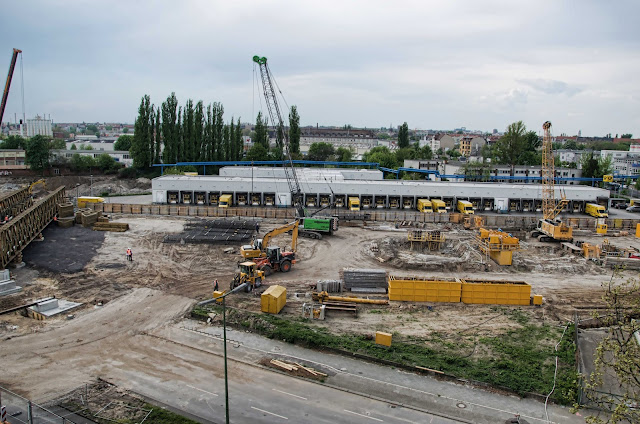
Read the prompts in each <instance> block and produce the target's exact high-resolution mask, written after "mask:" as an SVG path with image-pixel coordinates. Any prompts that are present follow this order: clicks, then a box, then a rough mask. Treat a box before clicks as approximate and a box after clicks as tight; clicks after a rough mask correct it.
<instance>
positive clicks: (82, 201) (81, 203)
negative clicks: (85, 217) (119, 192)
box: [78, 196, 104, 208]
mask: <svg viewBox="0 0 640 424" xmlns="http://www.w3.org/2000/svg"><path fill="white" fill-rule="evenodd" d="M89 203H104V198H103V197H94V196H84V197H83V196H80V197H78V207H79V208H86V207H87V204H89Z"/></svg>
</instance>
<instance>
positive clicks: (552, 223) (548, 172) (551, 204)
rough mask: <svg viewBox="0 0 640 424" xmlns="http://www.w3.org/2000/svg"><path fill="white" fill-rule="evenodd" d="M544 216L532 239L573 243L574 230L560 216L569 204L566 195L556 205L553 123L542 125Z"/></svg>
mask: <svg viewBox="0 0 640 424" xmlns="http://www.w3.org/2000/svg"><path fill="white" fill-rule="evenodd" d="M542 129H543V130H544V135H543V137H542V214H543V217H542V219H540V220H539V221H538V225H537V227H536V229H535V230H534V231H533V232H532V233H531V237H536V238H537V239H538V240H540V241H560V242H572V241H573V228H571V227H569V226H568V225H567V224H565V223H564V222H563V221H562V220H561V219H560V218H558V215H559V214H560V212H562V209H564V207H565V206H566V205H567V204H568V203H569V201H568V200H567V199H566V197H565V196H564V194H562V193H561V199H560V200H559V201H558V202H557V203H556V198H555V169H554V157H553V148H552V145H551V122H549V121H547V122H545V123H544V124H542Z"/></svg>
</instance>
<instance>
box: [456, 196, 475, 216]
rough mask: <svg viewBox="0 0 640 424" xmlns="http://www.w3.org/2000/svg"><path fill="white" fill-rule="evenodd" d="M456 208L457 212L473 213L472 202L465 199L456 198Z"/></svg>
mask: <svg viewBox="0 0 640 424" xmlns="http://www.w3.org/2000/svg"><path fill="white" fill-rule="evenodd" d="M456 209H458V212H460V213H462V214H465V215H473V213H474V211H473V204H472V203H471V202H469V201H467V200H458V202H457V203H456Z"/></svg>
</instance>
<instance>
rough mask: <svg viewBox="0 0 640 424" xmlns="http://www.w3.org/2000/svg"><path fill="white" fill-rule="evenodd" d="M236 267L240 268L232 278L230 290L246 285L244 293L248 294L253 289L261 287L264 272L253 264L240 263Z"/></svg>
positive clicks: (248, 262)
mask: <svg viewBox="0 0 640 424" xmlns="http://www.w3.org/2000/svg"><path fill="white" fill-rule="evenodd" d="M238 267H239V268H240V270H239V271H238V272H237V273H236V275H235V276H234V277H233V281H231V285H230V288H231V290H233V289H235V288H236V287H238V286H240V285H242V284H244V283H247V286H246V287H245V291H246V292H247V293H249V292H250V291H252V290H253V289H254V288H255V287H260V286H261V285H262V280H264V272H262V271H260V270H259V269H258V266H257V264H256V263H255V262H251V261H247V262H242V263H240V264H238Z"/></svg>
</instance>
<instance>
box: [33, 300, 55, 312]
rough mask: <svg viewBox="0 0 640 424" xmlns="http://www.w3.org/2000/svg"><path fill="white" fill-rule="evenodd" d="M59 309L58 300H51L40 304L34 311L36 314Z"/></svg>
mask: <svg viewBox="0 0 640 424" xmlns="http://www.w3.org/2000/svg"><path fill="white" fill-rule="evenodd" d="M57 307H58V299H50V300H45V301H44V302H40V303H38V304H37V305H36V306H35V307H34V309H35V310H36V312H44V311H48V310H51V309H56V308H57Z"/></svg>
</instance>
